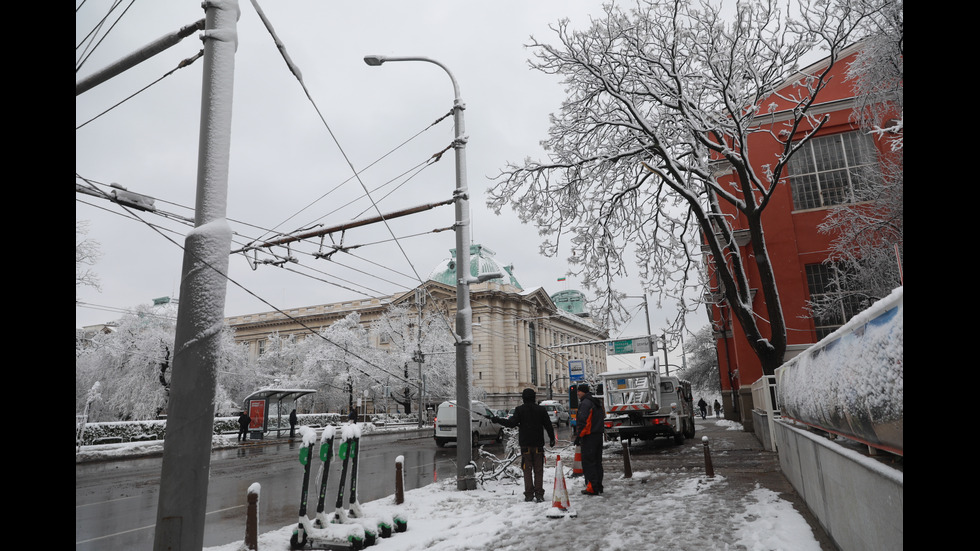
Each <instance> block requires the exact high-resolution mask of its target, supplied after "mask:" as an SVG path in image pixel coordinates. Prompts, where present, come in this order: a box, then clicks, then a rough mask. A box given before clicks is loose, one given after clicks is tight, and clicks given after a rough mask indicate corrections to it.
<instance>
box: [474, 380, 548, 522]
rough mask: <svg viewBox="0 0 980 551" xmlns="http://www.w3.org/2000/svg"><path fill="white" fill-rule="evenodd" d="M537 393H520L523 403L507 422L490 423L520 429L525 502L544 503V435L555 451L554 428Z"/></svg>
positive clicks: (492, 418) (495, 418)
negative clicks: (540, 403)
mask: <svg viewBox="0 0 980 551" xmlns="http://www.w3.org/2000/svg"><path fill="white" fill-rule="evenodd" d="M535 399H536V395H535V393H534V389H532V388H525V389H524V392H522V393H521V400H522V401H523V402H524V403H522V404H521V405H519V406H517V407H516V408H514V415H512V416H510V417H508V418H502V417H496V416H491V417H490V420H491V421H493V422H494V423H497V424H500V425H503V426H505V427H511V428H513V427H517V443H518V445H520V447H521V470H522V471H524V501H532V500H533V501H536V502H538V503H540V502H542V501H544V434H543V433H542V431H545V432H547V433H548V443H549V445H550V446H551V447H552V448H554V447H555V428H554V427H553V426H552V425H551V418H550V417H548V412H547V411H546V410H545V409H544V408H543V407H541V406H540V405H539V404H538V403H537V402H536V401H535Z"/></svg>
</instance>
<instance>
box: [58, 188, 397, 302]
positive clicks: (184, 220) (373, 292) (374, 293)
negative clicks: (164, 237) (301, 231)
mask: <svg viewBox="0 0 980 551" xmlns="http://www.w3.org/2000/svg"><path fill="white" fill-rule="evenodd" d="M76 176H77V177H78V178H81V179H82V180H83V181H85V182H86V183H88V184H89V186H90V187H92V188H93V189H95V190H96V191H97V192H98V193H99V194H101V195H103V196H106V197H108V194H107V193H105V192H103V191H101V190H98V188H96V187H95V184H98V185H106V184H103V183H101V182H95V181H93V180H89V179H86V178H84V177H82V176H79V175H77V174H76ZM154 199H155V200H157V199H156V198H154ZM76 200H77V201H78V202H81V203H83V204H86V205H90V206H92V207H94V208H98V209H101V210H104V211H106V212H109V213H112V214H115V215H117V216H122V217H124V218H129V219H131V220H135V221H138V222H141V223H144V224H149V225H153V226H155V227H157V228H158V229H160V230H161V231H168V232H172V233H174V234H177V235H180V236H181V237H183V234H180V233H179V232H176V231H174V230H172V229H169V228H164V227H162V226H156V225H154V224H152V223H150V222H148V221H146V220H143V219H140V218H138V217H135V216H131V215H130V214H128V213H121V212H117V211H114V210H110V209H106V208H105V207H102V206H99V205H94V204H92V203H89V202H86V201H82V200H80V199H76ZM160 201H161V202H165V203H168V204H171V205H175V206H178V207H180V208H184V209H187V210H193V209H191V208H189V207H185V206H182V205H179V204H177V203H173V202H171V201H166V200H160ZM153 212H154V213H155V214H159V215H163V214H167V215H169V217H171V218H175V219H177V220H178V221H179V222H181V223H183V224H185V225H187V226H189V227H193V221H192V220H190V219H187V218H182V217H179V216H178V215H175V214H171V213H165V212H164V211H160V210H159V209H158V210H155V211H153ZM229 221H230V222H236V223H242V222H238V221H236V220H231V219H229ZM253 227H256V228H257V229H260V230H262V231H268V230H266V229H264V228H260V227H258V226H253ZM233 235H236V236H239V237H240V238H244V239H246V240H248V243H252V242H254V240H251V239H250V238H249V237H248V236H244V235H242V234H240V233H238V232H233ZM240 244H241V245H242V246H246V245H247V243H240ZM291 251H292V252H295V253H297V254H303V255H307V256H311V257H316V255H315V254H314V253H309V252H306V251H302V250H299V249H296V250H291ZM268 254H269V255H270V256H272V257H273V258H275V259H278V261H279V263H280V264H282V263H285V262H286V257H283V256H281V255H277V254H275V253H273V252H271V251H270V252H268ZM356 258H357V257H356ZM262 263H263V264H275V262H272V261H263V262H262ZM335 264H337V265H338V266H340V267H343V268H346V269H349V270H352V271H355V272H358V273H361V274H363V275H366V276H368V277H371V278H374V279H377V280H379V281H382V282H385V283H388V284H391V285H394V286H396V287H402V286H403V285H402V284H399V283H396V282H394V281H391V280H388V279H385V278H383V277H381V276H379V275H377V274H373V273H370V272H366V271H364V270H360V269H358V268H355V267H352V266H347V265H345V264H342V263H339V262H335ZM280 267H281V266H280ZM305 268H306V269H308V270H311V271H314V272H317V273H319V274H321V275H323V276H327V277H332V278H335V279H338V280H341V281H343V282H345V283H348V284H351V285H361V286H362V287H363V288H364V289H365V290H360V291H359V290H357V289H353V288H351V287H347V286H345V285H341V284H339V283H336V282H333V281H329V280H326V279H323V278H320V277H316V276H313V275H309V274H304V273H303V272H301V271H299V270H295V269H292V270H289V271H291V272H293V273H295V274H298V275H302V276H306V277H310V278H312V279H315V280H316V281H320V282H322V283H326V284H328V285H333V286H335V287H338V288H342V289H346V290H348V291H353V292H355V293H357V294H359V295H362V296H365V297H368V298H376V297H377V296H385V295H388V294H390V293H385V292H382V291H379V290H377V289H372V288H370V287H367V286H364V285H363V284H358V283H355V282H353V281H349V280H347V279H344V278H342V277H340V276H337V275H335V274H328V273H327V272H324V271H322V270H317V269H315V268H312V267H309V266H305ZM394 273H397V274H399V275H402V276H404V277H406V278H409V279H411V276H409V275H406V274H400V273H399V272H394Z"/></svg>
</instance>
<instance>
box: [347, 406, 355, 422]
mask: <svg viewBox="0 0 980 551" xmlns="http://www.w3.org/2000/svg"><path fill="white" fill-rule="evenodd" d="M347 420H348V421H350V422H351V423H356V422H357V410H356V409H354V408H351V410H350V413H348V414H347Z"/></svg>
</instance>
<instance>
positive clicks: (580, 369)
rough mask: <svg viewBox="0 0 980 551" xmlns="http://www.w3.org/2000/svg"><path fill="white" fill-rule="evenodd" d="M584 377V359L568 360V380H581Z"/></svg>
mask: <svg viewBox="0 0 980 551" xmlns="http://www.w3.org/2000/svg"><path fill="white" fill-rule="evenodd" d="M584 379H585V360H568V380H570V381H582V380H584Z"/></svg>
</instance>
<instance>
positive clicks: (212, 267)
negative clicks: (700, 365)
mask: <svg viewBox="0 0 980 551" xmlns="http://www.w3.org/2000/svg"><path fill="white" fill-rule="evenodd" d="M120 206H121V207H122V208H123V209H125V210H126V211H127V212H129V213H130V214H131V215H132V216H133V217H134V218H136V219H137V220H139V221H141V222H143V223H144V224H145V225H146V226H147V227H149V228H150V229H152V230H153V231H156V232H157V233H158V234H160V236H161V237H163V238H164V239H166V240H167V241H170V242H171V243H173V244H174V245H176V246H177V248H179V249H180V250H181V251H184V252H185V253H186V252H188V251H187V250H186V249H185V248H184V246H183V245H181V244H180V243H178V242H176V241H174V240H173V239H171V238H170V237H167V236H166V235H164V234H163V233H161V232H160V231H159V230H158V229H157V228H156V227H154V225H153V224H150V223H148V222H147V221H145V220H143V219H142V218H141V217H140V216H139V215H137V214H136V213H135V212H132V210H131V209H130V208H128V207H126V206H125V205H120ZM192 254H193V253H192ZM194 258H195V260H196V261H197V262H199V263H200V264H201V265H202V266H204V267H206V268H208V269H210V270H213V271H214V272H215V273H217V274H219V275H220V276H221V277H223V278H225V280H226V281H228V282H229V283H231V284H232V285H235V286H236V287H238V288H239V289H241V290H242V291H244V292H246V293H247V294H249V295H251V296H252V297H254V298H255V299H256V300H258V301H260V302H262V303H263V304H265V305H267V306H269V308H271V309H272V310H274V311H275V312H277V313H279V314H282V315H283V316H285V317H286V318H287V319H289V320H290V321H292V322H294V323H296V324H297V325H299V326H300V327H302V328H303V329H305V330H306V331H308V332H309V333H310V334H312V335H315V336H317V337H319V338H321V339H323V340H324V341H326V342H328V343H330V344H332V345H334V346H336V347H337V348H340V349H341V350H343V351H344V352H345V353H346V354H350V355H351V356H353V357H354V358H357V359H358V360H361V361H362V362H364V363H365V364H367V365H369V366H371V367H374V368H375V369H377V370H378V371H381V372H382V373H386V374H388V375H390V376H391V377H394V378H395V379H397V380H399V381H403V382H404V383H406V384H409V385H411V384H412V383H411V381H409V380H408V379H406V378H404V377H403V376H402V375H399V374H397V373H392V372H391V371H388V370H387V369H385V368H383V367H381V366H379V365H377V364H375V363H373V362H372V361H370V360H368V359H365V358H362V357H361V356H360V355H359V354H357V353H356V352H353V351H351V350H350V349H348V348H347V347H346V346H344V345H341V344H337V343H335V342H333V341H332V340H330V339H328V338H327V337H326V336H324V335H321V334H320V333H319V332H318V331H316V330H315V329H313V328H312V327H309V326H308V325H306V324H305V323H303V322H302V321H301V320H299V319H296V318H295V317H293V316H291V315H289V314H288V313H287V312H285V311H283V310H281V309H279V308H276V307H275V306H274V305H273V304H272V303H270V302H269V301H267V300H265V299H264V298H262V297H260V296H259V295H257V294H255V293H254V292H252V291H251V290H249V289H248V288H246V287H245V286H244V285H242V284H240V283H238V281H236V280H234V279H232V278H231V277H229V276H228V274H225V273H222V272H221V270H218V269H217V268H215V267H214V266H212V265H211V264H210V263H208V262H207V260H205V259H203V258H200V257H198V256H195V257H194ZM354 369H357V370H358V371H360V372H361V373H362V374H364V375H367V376H369V377H370V376H371V374H370V373H367V372H366V371H364V370H362V369H360V368H357V367H355V368H354Z"/></svg>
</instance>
